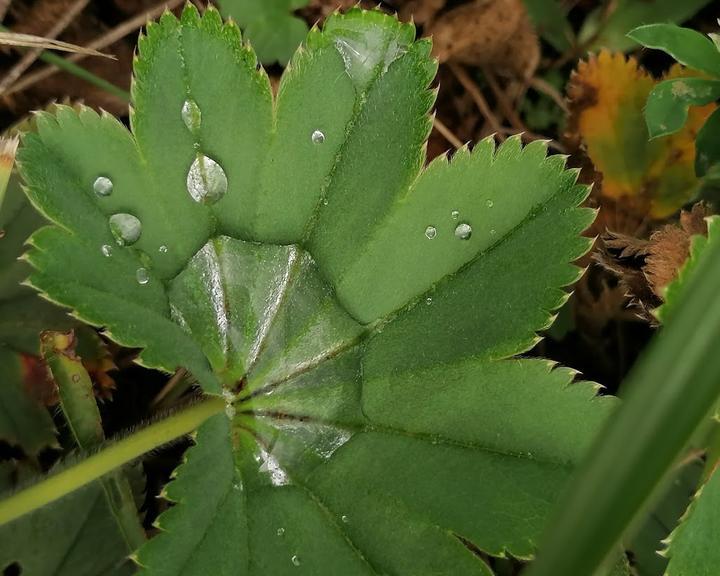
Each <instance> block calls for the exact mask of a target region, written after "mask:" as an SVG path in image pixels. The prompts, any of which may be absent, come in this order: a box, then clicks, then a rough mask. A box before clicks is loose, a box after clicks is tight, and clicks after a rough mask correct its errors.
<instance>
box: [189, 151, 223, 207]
mask: <svg viewBox="0 0 720 576" xmlns="http://www.w3.org/2000/svg"><path fill="white" fill-rule="evenodd" d="M227 188H228V181H227V176H226V175H225V170H223V169H222V166H220V164H218V163H217V162H215V160H213V159H212V158H208V157H207V156H203V155H202V154H200V155H198V157H197V158H195V161H194V162H193V163H192V166H190V170H188V175H187V189H188V193H189V194H190V196H192V199H193V200H195V202H201V203H203V204H215V202H217V201H218V200H220V199H221V198H222V197H223V196H224V195H225V192H227Z"/></svg>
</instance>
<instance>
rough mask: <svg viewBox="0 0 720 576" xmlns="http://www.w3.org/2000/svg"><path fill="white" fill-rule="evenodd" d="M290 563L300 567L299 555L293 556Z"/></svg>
mask: <svg viewBox="0 0 720 576" xmlns="http://www.w3.org/2000/svg"><path fill="white" fill-rule="evenodd" d="M290 562H292V563H293V566H300V558H299V557H298V555H297V554H293V557H292V558H290Z"/></svg>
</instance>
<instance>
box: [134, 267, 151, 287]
mask: <svg viewBox="0 0 720 576" xmlns="http://www.w3.org/2000/svg"><path fill="white" fill-rule="evenodd" d="M135 279H136V280H137V283H138V284H140V285H141V286H145V284H147V283H148V282H150V274H148V271H147V268H138V269H137V270H135Z"/></svg>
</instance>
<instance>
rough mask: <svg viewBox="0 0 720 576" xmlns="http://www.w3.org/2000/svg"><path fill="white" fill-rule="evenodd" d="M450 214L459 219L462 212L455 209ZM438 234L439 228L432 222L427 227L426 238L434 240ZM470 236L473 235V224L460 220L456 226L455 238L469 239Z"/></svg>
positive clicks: (454, 218)
mask: <svg viewBox="0 0 720 576" xmlns="http://www.w3.org/2000/svg"><path fill="white" fill-rule="evenodd" d="M450 216H451V217H452V219H453V220H457V219H458V218H459V217H460V212H458V211H457V210H453V211H452V212H451V213H450ZM437 235H438V231H437V228H436V227H435V226H433V225H432V224H431V225H429V226H428V227H427V228H425V238H427V239H428V240H434V239H435V238H437ZM470 236H472V226H471V225H470V224H468V223H467V222H459V223H458V224H457V226H455V238H457V239H459V240H468V239H469V238H470Z"/></svg>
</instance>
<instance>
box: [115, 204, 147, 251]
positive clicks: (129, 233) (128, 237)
mask: <svg viewBox="0 0 720 576" xmlns="http://www.w3.org/2000/svg"><path fill="white" fill-rule="evenodd" d="M110 232H112V235H113V236H114V237H115V241H116V242H117V243H118V245H119V246H130V245H132V244H135V242H137V241H138V238H140V234H142V224H141V223H140V220H138V219H137V218H136V217H135V216H133V215H132V214H125V213H124V212H121V213H120V214H113V215H112V216H110Z"/></svg>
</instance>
